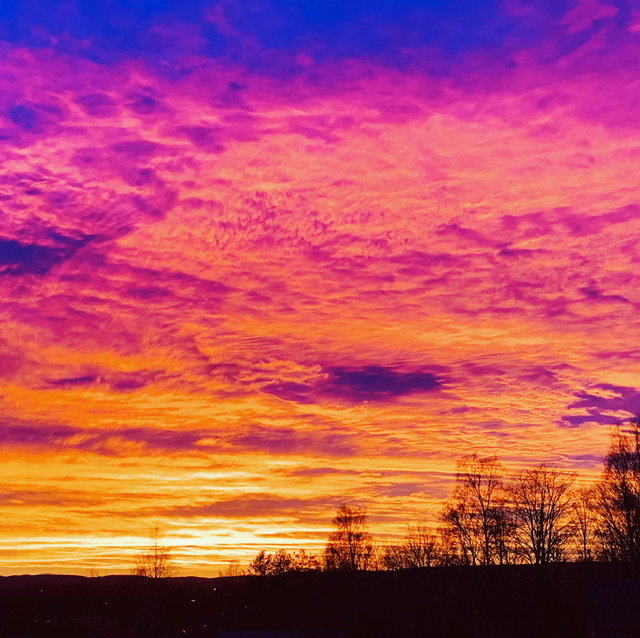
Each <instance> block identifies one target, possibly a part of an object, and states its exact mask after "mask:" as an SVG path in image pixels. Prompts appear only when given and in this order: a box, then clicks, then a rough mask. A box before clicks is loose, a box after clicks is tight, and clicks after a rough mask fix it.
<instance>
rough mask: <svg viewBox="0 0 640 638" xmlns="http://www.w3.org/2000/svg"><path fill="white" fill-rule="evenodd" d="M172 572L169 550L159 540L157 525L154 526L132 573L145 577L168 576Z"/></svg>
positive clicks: (173, 565)
mask: <svg viewBox="0 0 640 638" xmlns="http://www.w3.org/2000/svg"><path fill="white" fill-rule="evenodd" d="M174 572H175V564H174V561H173V557H172V555H171V552H170V551H169V550H168V549H167V547H166V546H165V545H164V544H163V543H162V542H161V534H160V531H159V529H158V527H154V528H153V531H152V532H151V543H150V544H149V546H148V547H147V548H145V549H144V550H143V551H142V552H141V553H140V555H139V556H138V560H137V562H136V566H135V567H134V568H133V573H134V574H135V575H136V576H146V577H147V578H168V577H169V576H172V575H173V574H174Z"/></svg>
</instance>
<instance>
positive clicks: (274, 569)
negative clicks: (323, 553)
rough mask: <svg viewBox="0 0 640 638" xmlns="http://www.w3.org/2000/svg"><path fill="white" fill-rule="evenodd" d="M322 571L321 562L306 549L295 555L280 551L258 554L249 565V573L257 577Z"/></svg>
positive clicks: (262, 551)
mask: <svg viewBox="0 0 640 638" xmlns="http://www.w3.org/2000/svg"><path fill="white" fill-rule="evenodd" d="M319 569H320V561H318V559H317V558H316V557H315V556H313V555H312V554H307V552H306V551H305V550H304V549H300V550H298V551H297V552H295V553H291V552H288V551H286V550H284V549H279V550H278V551H277V552H275V554H268V553H267V552H265V551H264V550H261V551H260V552H258V554H257V555H256V556H255V558H254V559H253V560H252V561H251V562H250V563H249V567H248V573H249V574H254V575H256V576H277V575H278V574H286V573H289V572H308V571H316V570H319Z"/></svg>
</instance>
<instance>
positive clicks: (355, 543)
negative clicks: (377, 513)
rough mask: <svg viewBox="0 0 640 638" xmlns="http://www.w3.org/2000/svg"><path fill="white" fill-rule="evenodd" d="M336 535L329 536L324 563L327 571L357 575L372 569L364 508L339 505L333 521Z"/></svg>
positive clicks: (372, 550) (371, 549) (371, 552)
mask: <svg viewBox="0 0 640 638" xmlns="http://www.w3.org/2000/svg"><path fill="white" fill-rule="evenodd" d="M332 524H333V526H334V528H335V532H333V533H332V534H330V535H329V542H328V543H327V546H326V548H325V553H324V559H325V567H326V569H327V570H343V571H357V570H362V569H369V568H371V566H372V565H373V558H374V548H373V543H372V540H371V535H370V534H369V532H368V531H367V510H366V508H365V507H350V506H349V505H347V504H346V503H345V504H343V505H341V506H340V507H339V508H338V511H337V512H336V515H335V517H334V518H333V520H332Z"/></svg>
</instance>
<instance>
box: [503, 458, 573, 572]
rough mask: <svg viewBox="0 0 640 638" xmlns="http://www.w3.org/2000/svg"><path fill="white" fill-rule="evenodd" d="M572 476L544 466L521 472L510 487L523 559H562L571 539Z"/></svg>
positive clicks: (543, 560) (517, 536)
mask: <svg viewBox="0 0 640 638" xmlns="http://www.w3.org/2000/svg"><path fill="white" fill-rule="evenodd" d="M573 481H574V476H573V475H571V474H567V473H565V472H561V471H559V470H557V469H554V468H551V467H548V466H547V465H544V464H543V465H539V466H538V467H536V468H534V469H531V470H525V471H523V472H521V473H520V474H519V475H518V476H517V477H516V480H515V482H514V484H513V485H512V486H511V487H510V490H509V491H510V495H511V502H512V506H513V514H514V517H515V520H516V539H517V544H518V548H519V549H520V551H521V552H522V556H523V557H524V559H525V560H527V561H528V562H531V563H536V564H546V563H549V562H553V561H559V560H563V558H564V557H565V549H566V548H567V545H568V544H569V541H570V540H571V532H572V527H571V520H570V515H571V504H572V495H571V486H572V484H573Z"/></svg>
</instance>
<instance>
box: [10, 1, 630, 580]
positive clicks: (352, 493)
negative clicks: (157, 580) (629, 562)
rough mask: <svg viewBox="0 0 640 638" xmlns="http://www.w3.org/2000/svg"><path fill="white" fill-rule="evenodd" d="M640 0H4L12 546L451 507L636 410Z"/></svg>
mask: <svg viewBox="0 0 640 638" xmlns="http://www.w3.org/2000/svg"><path fill="white" fill-rule="evenodd" d="M634 6H635V7H638V5H637V4H635V2H633V0H610V1H606V2H605V1H602V2H601V1H599V0H553V1H543V0H534V1H530V0H504V1H502V2H499V1H486V0H485V1H480V2H478V1H477V0H454V1H452V0H449V1H445V0H422V1H418V0H395V1H394V2H389V1H384V0H368V1H367V2H364V1H361V0H347V1H346V2H339V1H337V0H219V1H216V0H207V1H205V0H202V1H201V0H198V1H194V0H181V1H178V0H160V1H154V2H151V0H147V1H145V0H136V1H133V0H111V1H107V0H92V1H89V0H65V1H63V0H38V1H37V2H36V1H34V0H5V1H4V2H3V3H2V5H1V6H0V156H1V167H2V170H1V171H0V289H1V294H0V313H1V314H0V316H1V321H2V323H1V328H0V454H1V463H2V465H1V466H0V467H1V470H0V516H1V520H2V523H1V524H0V574H11V573H39V572H59V573H84V572H85V571H86V570H87V569H90V568H95V569H99V570H101V571H102V572H103V573H107V572H119V571H120V572H122V571H127V570H128V569H129V568H130V567H131V565H132V563H133V561H134V559H135V555H136V553H137V552H138V550H139V548H140V547H141V546H143V545H144V544H145V542H146V540H145V539H146V538H148V535H149V530H150V529H151V528H153V527H154V526H155V525H158V526H159V527H160V528H161V529H162V530H163V531H164V534H165V540H166V542H167V544H168V545H169V546H171V547H172V548H174V552H175V555H176V557H177V559H178V562H179V565H180V573H181V574H183V575H186V574H197V575H215V574H216V573H217V571H218V570H220V569H223V568H224V565H225V564H226V563H228V561H230V560H234V559H236V560H239V561H240V562H241V563H246V562H247V561H248V560H249V559H250V558H251V557H252V556H253V555H254V554H255V553H256V552H257V551H258V549H262V548H264V549H267V550H269V549H273V548H277V547H306V548H307V549H309V550H311V551H320V550H321V548H322V547H323V545H324V542H325V540H326V535H327V532H328V530H329V527H330V525H329V522H330V519H331V516H332V514H333V512H334V511H335V508H336V507H337V506H338V505H340V504H341V503H343V502H351V503H361V504H364V505H367V506H368V509H369V514H370V523H371V531H372V532H373V533H374V534H375V535H376V536H378V537H379V538H391V537H392V536H393V535H394V534H401V533H402V532H403V528H404V527H405V525H406V524H407V523H410V522H412V521H415V520H424V521H426V522H427V523H435V521H436V513H437V510H438V508H439V507H440V505H441V503H442V500H443V498H445V497H446V495H447V494H448V493H449V492H450V490H451V488H452V485H453V482H454V480H455V462H456V459H457V458H459V457H460V456H461V455H464V454H468V453H471V452H477V453H478V454H480V455H490V454H498V455H499V456H500V457H501V458H502V460H503V462H504V464H505V466H506V467H507V469H509V470H517V469H518V468H522V467H525V466H531V465H534V464H536V463H540V462H543V461H544V462H550V463H553V464H554V465H556V466H557V467H560V468H563V469H567V470H575V471H577V472H579V473H580V476H581V477H584V479H585V480H588V479H589V478H591V477H593V476H595V475H596V473H597V472H598V471H599V468H600V465H601V458H602V455H603V454H604V453H605V452H606V448H607V441H608V438H609V434H610V430H611V427H610V426H611V425H612V424H614V423H616V422H617V421H619V420H620V419H624V418H628V417H630V416H631V415H632V414H634V413H635V412H639V411H640V312H639V309H640V246H639V245H638V237H639V236H640V177H639V176H640V76H639V75H638V68H640V9H638V8H634Z"/></svg>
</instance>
